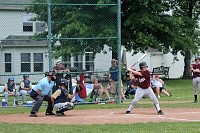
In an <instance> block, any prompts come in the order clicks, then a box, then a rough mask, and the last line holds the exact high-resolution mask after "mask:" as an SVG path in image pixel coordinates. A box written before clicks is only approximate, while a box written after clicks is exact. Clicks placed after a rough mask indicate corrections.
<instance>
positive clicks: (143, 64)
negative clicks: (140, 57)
mask: <svg viewBox="0 0 200 133" xmlns="http://www.w3.org/2000/svg"><path fill="white" fill-rule="evenodd" d="M139 67H140V69H142V68H143V67H148V65H147V63H146V62H141V63H140V64H139Z"/></svg>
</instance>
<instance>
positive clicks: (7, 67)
mask: <svg viewBox="0 0 200 133" xmlns="http://www.w3.org/2000/svg"><path fill="white" fill-rule="evenodd" d="M11 57H12V56H11V53H5V72H12V63H11V62H12V58H11Z"/></svg>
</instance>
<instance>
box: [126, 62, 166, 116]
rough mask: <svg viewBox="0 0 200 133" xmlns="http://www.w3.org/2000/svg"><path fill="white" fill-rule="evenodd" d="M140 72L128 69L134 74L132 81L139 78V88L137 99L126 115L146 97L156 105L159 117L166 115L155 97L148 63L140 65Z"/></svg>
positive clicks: (136, 94) (131, 76) (131, 77)
mask: <svg viewBox="0 0 200 133" xmlns="http://www.w3.org/2000/svg"><path fill="white" fill-rule="evenodd" d="M139 67H140V71H135V70H133V69H131V68H128V71H129V72H131V73H132V74H131V75H130V79H133V77H134V78H137V79H138V87H137V90H136V93H135V97H134V99H133V101H132V102H131V104H130V105H129V107H128V109H127V111H126V114H129V113H130V112H131V110H132V109H133V108H134V107H135V105H136V104H137V102H138V101H139V100H140V99H141V98H142V97H144V96H148V97H149V98H150V99H151V100H152V101H153V103H154V106H155V107H156V110H157V111H158V115H163V114H164V113H163V112H162V110H161V109H160V104H159V101H158V99H157V98H156V96H155V95H154V92H153V90H152V89H151V87H150V72H149V70H148V69H147V68H148V65H147V63H146V62H141V63H140V64H139Z"/></svg>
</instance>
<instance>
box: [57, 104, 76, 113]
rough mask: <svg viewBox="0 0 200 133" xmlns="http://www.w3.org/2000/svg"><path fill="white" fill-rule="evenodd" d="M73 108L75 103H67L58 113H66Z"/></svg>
mask: <svg viewBox="0 0 200 133" xmlns="http://www.w3.org/2000/svg"><path fill="white" fill-rule="evenodd" d="M73 108H74V104H73V103H67V104H66V105H65V106H63V107H61V108H59V109H58V113H62V112H65V111H67V110H71V109H73Z"/></svg>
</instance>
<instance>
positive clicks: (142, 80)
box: [135, 70, 150, 89]
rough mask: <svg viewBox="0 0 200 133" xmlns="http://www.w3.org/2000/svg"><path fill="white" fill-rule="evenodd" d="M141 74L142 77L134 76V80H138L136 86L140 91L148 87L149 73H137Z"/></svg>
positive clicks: (147, 71)
mask: <svg viewBox="0 0 200 133" xmlns="http://www.w3.org/2000/svg"><path fill="white" fill-rule="evenodd" d="M138 72H140V73H141V74H142V76H139V75H136V76H135V78H137V79H138V86H139V87H140V88H142V89H147V88H149V86H150V72H149V70H146V71H143V72H142V71H138Z"/></svg>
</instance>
